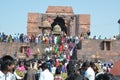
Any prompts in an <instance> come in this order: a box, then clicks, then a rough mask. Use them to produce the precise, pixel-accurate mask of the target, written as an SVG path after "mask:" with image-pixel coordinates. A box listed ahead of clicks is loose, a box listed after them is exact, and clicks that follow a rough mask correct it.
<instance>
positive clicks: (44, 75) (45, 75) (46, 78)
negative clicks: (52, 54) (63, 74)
mask: <svg viewBox="0 0 120 80" xmlns="http://www.w3.org/2000/svg"><path fill="white" fill-rule="evenodd" d="M42 70H43V72H41V74H40V78H39V80H54V77H53V74H52V73H51V72H50V71H49V69H48V65H47V63H43V64H42Z"/></svg>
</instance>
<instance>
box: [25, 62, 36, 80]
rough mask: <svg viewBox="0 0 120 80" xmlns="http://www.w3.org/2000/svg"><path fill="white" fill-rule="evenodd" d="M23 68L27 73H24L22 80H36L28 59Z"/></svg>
mask: <svg viewBox="0 0 120 80" xmlns="http://www.w3.org/2000/svg"><path fill="white" fill-rule="evenodd" d="M25 68H26V70H27V73H26V75H25V78H24V80H36V79H35V71H34V70H33V69H32V68H30V61H26V62H25Z"/></svg>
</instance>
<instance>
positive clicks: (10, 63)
mask: <svg viewBox="0 0 120 80" xmlns="http://www.w3.org/2000/svg"><path fill="white" fill-rule="evenodd" d="M14 67H15V65H14V59H13V58H12V57H11V56H9V55H5V56H3V57H2V58H1V70H0V80H13V79H12V76H11V75H12V73H10V72H11V71H13V69H14ZM9 73H10V74H9Z"/></svg>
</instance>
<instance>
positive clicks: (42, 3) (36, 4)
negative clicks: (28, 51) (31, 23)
mask: <svg viewBox="0 0 120 80" xmlns="http://www.w3.org/2000/svg"><path fill="white" fill-rule="evenodd" d="M48 6H71V7H72V8H73V11H74V14H90V18H91V19H90V20H91V24H90V31H91V37H93V36H94V35H96V36H97V37H98V36H99V35H101V36H102V38H104V37H107V38H110V37H113V36H114V35H118V34H119V27H120V26H119V24H118V20H119V19H120V9H119V6H120V0H1V1H0V32H4V33H5V34H8V35H9V34H12V35H13V34H15V33H24V34H26V33H27V18H28V13H30V12H34V13H45V11H46V9H47V7H48Z"/></svg>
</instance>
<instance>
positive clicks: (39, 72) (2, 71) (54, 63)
mask: <svg viewBox="0 0 120 80" xmlns="http://www.w3.org/2000/svg"><path fill="white" fill-rule="evenodd" d="M82 39H84V36H66V35H59V36H55V35H52V34H50V35H37V36H33V35H32V36H27V35H24V34H15V35H14V36H11V35H9V36H8V35H5V34H4V33H0V42H23V43H24V42H25V43H35V44H46V45H47V47H46V48H45V54H44V55H43V57H42V58H41V59H38V58H33V59H29V60H25V59H16V58H12V57H11V56H9V55H5V56H3V57H2V58H1V59H0V80H119V79H117V77H115V76H113V75H112V74H110V70H111V68H112V67H113V64H112V63H109V64H106V63H103V62H101V61H97V62H91V61H88V60H86V61H83V60H77V59H76V57H75V56H74V55H75V54H76V48H80V45H78V44H80V42H81V40H82ZM94 39H96V38H94ZM101 75H102V76H101Z"/></svg>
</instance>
